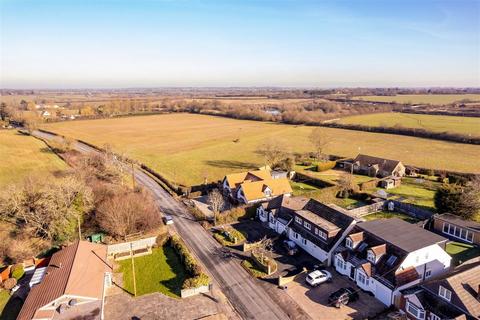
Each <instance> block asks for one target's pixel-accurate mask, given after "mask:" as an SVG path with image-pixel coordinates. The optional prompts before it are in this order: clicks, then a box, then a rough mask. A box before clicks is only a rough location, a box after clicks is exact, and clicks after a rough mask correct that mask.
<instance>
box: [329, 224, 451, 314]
mask: <svg viewBox="0 0 480 320" xmlns="http://www.w3.org/2000/svg"><path fill="white" fill-rule="evenodd" d="M446 242H447V239H445V238H443V237H441V236H439V235H437V234H435V233H432V232H429V231H427V230H425V229H423V228H420V227H418V226H416V225H413V224H410V223H408V222H405V221H403V220H401V219H398V218H393V219H379V220H374V221H367V222H360V223H358V224H356V225H355V227H354V228H353V230H352V231H351V232H350V233H349V234H348V235H347V236H346V238H345V241H344V242H343V244H342V245H341V246H339V247H338V249H337V251H336V254H335V269H336V270H337V272H339V273H340V274H343V275H346V276H348V277H349V278H350V279H351V280H352V281H354V282H355V283H356V284H357V285H358V286H359V287H360V288H361V289H363V290H365V291H369V292H371V293H372V294H373V295H374V296H375V297H376V298H377V299H378V300H380V301H381V302H382V303H384V304H385V305H387V306H390V305H392V304H393V303H394V299H395V298H396V297H398V296H399V294H400V293H399V292H400V290H403V289H406V288H408V287H412V286H414V285H417V284H419V283H421V282H422V281H424V280H425V279H428V278H431V277H435V276H439V275H442V274H444V273H446V272H447V271H448V270H449V269H450V262H451V259H452V258H451V257H450V256H449V255H448V254H447V253H446V252H445V250H444V248H445V245H446Z"/></svg>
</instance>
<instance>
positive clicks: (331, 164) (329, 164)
mask: <svg viewBox="0 0 480 320" xmlns="http://www.w3.org/2000/svg"><path fill="white" fill-rule="evenodd" d="M336 164H337V162H336V161H326V162H319V163H317V165H316V170H317V171H318V172H322V171H327V170H330V169H333V168H335V166H336Z"/></svg>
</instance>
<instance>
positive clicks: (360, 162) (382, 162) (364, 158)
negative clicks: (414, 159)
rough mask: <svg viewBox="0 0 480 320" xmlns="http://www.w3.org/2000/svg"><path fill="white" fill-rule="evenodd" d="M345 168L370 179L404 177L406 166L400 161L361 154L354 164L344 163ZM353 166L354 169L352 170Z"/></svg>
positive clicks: (354, 160)
mask: <svg viewBox="0 0 480 320" xmlns="http://www.w3.org/2000/svg"><path fill="white" fill-rule="evenodd" d="M343 165H344V168H345V169H347V170H352V171H353V172H355V173H358V174H362V175H366V176H370V177H382V178H384V177H390V176H391V177H403V176H405V166H404V165H403V164H402V162H400V161H398V160H389V159H384V158H377V157H372V156H368V155H365V154H359V155H358V156H357V157H356V158H355V159H353V161H352V162H344V163H343ZM352 166H353V168H352Z"/></svg>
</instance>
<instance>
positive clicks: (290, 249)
mask: <svg viewBox="0 0 480 320" xmlns="http://www.w3.org/2000/svg"><path fill="white" fill-rule="evenodd" d="M283 246H284V247H285V249H286V250H287V254H288V255H289V256H294V255H296V254H297V253H298V247H297V245H296V243H295V242H293V241H292V240H284V241H283Z"/></svg>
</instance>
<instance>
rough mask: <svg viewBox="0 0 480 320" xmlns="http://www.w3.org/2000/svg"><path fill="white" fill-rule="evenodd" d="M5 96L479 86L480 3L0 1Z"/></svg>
mask: <svg viewBox="0 0 480 320" xmlns="http://www.w3.org/2000/svg"><path fill="white" fill-rule="evenodd" d="M0 14H1V15H0V18H1V21H0V87H1V88H18V89H21V88H38V89H41V88H51V89H54V88H55V89H56V88H126V87H178V86H201V87H222V86H246V87H249V86H279V87H329V88H330V87H373V86H376V87H391V86H397V87H425V86H456V87H463V86H472V87H478V86H480V0H449V1H441V0H440V1H437V0H414V1H409V0H401V1H397V0H351V1H347V0H335V1H334V0H332V1H326V0H325V1H305V0H258V1H253V0H238V1H230V0H218V1H206V0H205V1H202V0H196V1H195V0H163V1H162V0H131V1H121V0H109V1H106V0H94V1H91V0H82V1H75V0H62V1H50V0H42V1H39V0H30V1H25V0H0Z"/></svg>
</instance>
